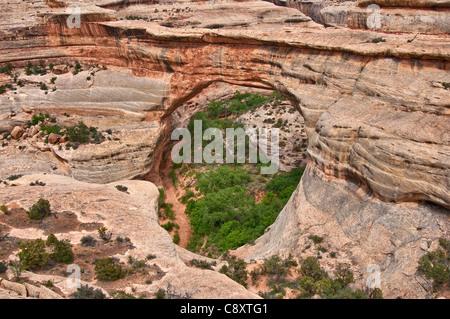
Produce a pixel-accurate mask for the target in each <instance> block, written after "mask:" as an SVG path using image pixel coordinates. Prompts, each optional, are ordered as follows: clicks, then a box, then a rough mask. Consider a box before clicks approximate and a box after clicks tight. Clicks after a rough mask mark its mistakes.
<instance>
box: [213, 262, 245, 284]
mask: <svg viewBox="0 0 450 319" xmlns="http://www.w3.org/2000/svg"><path fill="white" fill-rule="evenodd" d="M226 260H227V262H228V266H227V265H223V266H222V268H220V270H219V272H220V273H222V274H225V275H227V276H228V277H230V278H231V279H233V280H234V281H236V282H237V283H239V284H241V285H242V286H244V287H247V278H248V274H247V269H246V267H247V264H246V263H245V261H244V260H243V259H238V258H236V257H235V256H232V257H228V258H226Z"/></svg>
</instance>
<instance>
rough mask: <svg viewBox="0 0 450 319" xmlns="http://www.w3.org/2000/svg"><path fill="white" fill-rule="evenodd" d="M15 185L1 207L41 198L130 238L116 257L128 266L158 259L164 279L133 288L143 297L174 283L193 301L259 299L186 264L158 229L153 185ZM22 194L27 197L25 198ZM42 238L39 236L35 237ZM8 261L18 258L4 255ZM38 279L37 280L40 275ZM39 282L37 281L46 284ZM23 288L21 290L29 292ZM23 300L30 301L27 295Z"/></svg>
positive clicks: (60, 283) (50, 181)
mask: <svg viewBox="0 0 450 319" xmlns="http://www.w3.org/2000/svg"><path fill="white" fill-rule="evenodd" d="M35 180H39V181H42V182H44V183H45V187H42V188H41V189H37V188H36V187H34V188H33V187H30V186H29V184H30V182H32V181H35ZM14 182H15V184H16V185H17V186H15V187H11V186H6V185H3V184H2V185H1V186H0V190H1V191H0V202H1V203H3V204H5V205H9V206H11V205H15V206H16V207H23V208H26V209H28V208H29V207H31V205H33V204H34V203H36V202H37V200H38V199H39V198H45V199H46V200H48V201H49V202H50V205H51V209H52V211H55V212H62V211H71V212H73V213H75V214H76V216H77V218H78V220H79V221H81V222H83V223H96V222H101V223H102V224H104V225H105V227H107V229H108V230H109V231H111V232H112V233H113V234H114V236H122V237H129V238H130V240H131V243H132V244H133V247H134V248H133V247H132V248H130V249H129V250H127V251H126V252H125V254H122V255H121V254H118V255H115V257H117V258H119V259H121V260H123V261H124V262H126V260H127V257H128V256H129V255H130V256H133V257H134V258H138V259H144V258H145V257H146V256H147V255H148V254H152V255H155V256H156V258H155V259H152V261H151V262H152V264H156V265H158V266H159V267H160V268H161V269H162V270H163V271H164V273H165V274H164V276H163V277H162V278H161V279H160V280H154V281H153V283H152V284H148V285H135V286H136V287H135V288H136V289H137V291H138V292H139V293H142V292H147V293H148V294H149V295H151V294H153V293H154V292H156V291H157V290H158V289H159V288H162V289H166V288H167V286H168V285H169V284H170V285H171V287H172V288H173V289H174V290H175V291H176V292H178V293H182V292H183V293H186V294H188V295H189V296H191V297H192V298H224V299H228V298H259V297H258V296H257V295H255V294H253V293H251V292H249V291H247V290H246V289H245V288H244V287H242V286H241V285H239V284H237V283H236V282H234V281H233V280H231V279H230V278H228V277H227V276H225V275H223V274H220V273H218V272H214V271H210V270H200V269H194V268H190V267H187V266H186V265H185V264H184V262H183V260H182V259H181V258H180V256H179V253H178V251H177V249H176V246H175V244H174V243H173V242H172V238H171V237H170V235H169V234H168V233H167V232H166V231H165V230H164V229H163V228H161V227H160V226H159V222H158V214H157V210H158V197H159V192H158V189H157V188H156V186H155V185H153V184H152V183H150V182H145V181H129V180H127V181H117V182H116V183H112V184H105V185H99V184H92V183H85V182H79V181H76V180H74V179H72V178H69V177H65V176H57V175H44V174H36V175H28V176H24V177H22V178H20V179H18V180H16V181H14ZM118 183H120V184H121V185H123V186H125V187H127V193H125V192H120V191H118V190H117V189H116V187H115V185H117V184H118ZM24 193H26V194H27V196H25V197H24V196H23V194H24ZM10 232H12V233H14V235H15V236H22V235H24V234H26V233H28V234H33V228H32V227H30V228H28V229H25V230H17V229H13V230H10ZM39 233H41V235H40V236H37V234H39ZM95 233H96V231H95V230H94V231H92V232H91V233H89V232H86V231H85V230H83V231H71V232H69V233H56V234H55V235H56V236H57V237H58V238H64V239H68V240H70V241H71V242H72V244H74V245H76V244H79V242H80V238H81V237H83V236H86V235H87V234H90V235H92V236H95ZM36 236H37V237H41V238H42V239H44V240H45V239H46V238H47V236H45V235H44V234H43V233H42V232H41V231H40V232H37V231H36V232H35V234H33V235H32V236H31V238H30V239H34V238H37V237H36ZM5 258H6V259H8V258H11V259H14V258H15V257H14V256H5ZM27 276H28V275H27ZM30 276H31V277H33V275H30ZM37 276H38V277H37V278H39V275H37ZM37 278H34V279H35V280H36V281H38V282H40V281H42V280H38V279H37ZM4 282H5V281H4ZM5 283H6V282H5ZM54 284H55V285H56V286H57V287H58V288H59V289H61V291H63V293H64V294H65V295H70V293H72V292H74V291H76V289H75V288H73V287H72V288H70V287H68V286H67V285H66V280H64V278H59V280H55V281H54ZM90 284H92V283H90ZM16 285H18V284H16ZM20 286H21V287H20V288H21V289H25V287H23V286H22V285H20ZM43 293H44V292H43V291H41V293H40V296H39V298H45V296H44V295H43ZM23 295H24V296H26V293H25V294H23ZM47 296H49V295H48V294H47ZM50 298H51V296H50ZM53 298H54V297H53Z"/></svg>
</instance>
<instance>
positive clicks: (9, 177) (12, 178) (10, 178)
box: [6, 175, 22, 181]
mask: <svg viewBox="0 0 450 319" xmlns="http://www.w3.org/2000/svg"><path fill="white" fill-rule="evenodd" d="M21 177H22V175H10V176H8V177H7V178H6V179H7V180H8V181H14V180H16V179H19V178H21Z"/></svg>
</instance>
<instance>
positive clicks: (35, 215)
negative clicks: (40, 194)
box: [27, 198, 51, 220]
mask: <svg viewBox="0 0 450 319" xmlns="http://www.w3.org/2000/svg"><path fill="white" fill-rule="evenodd" d="M50 213H51V211H50V203H49V201H48V200H45V199H43V198H40V199H39V200H38V201H37V203H36V204H34V205H33V206H31V208H30V210H29V211H27V215H28V217H29V218H30V219H32V220H42V219H43V218H44V217H45V216H48V215H50Z"/></svg>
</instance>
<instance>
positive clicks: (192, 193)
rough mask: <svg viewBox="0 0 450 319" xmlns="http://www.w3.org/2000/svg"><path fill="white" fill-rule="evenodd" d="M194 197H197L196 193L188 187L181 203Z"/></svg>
mask: <svg viewBox="0 0 450 319" xmlns="http://www.w3.org/2000/svg"><path fill="white" fill-rule="evenodd" d="M192 197H195V193H194V192H193V191H191V190H190V189H188V190H187V191H186V193H185V194H184V195H183V196H181V203H183V204H186V203H187V202H188V200H190V199H191V198H192Z"/></svg>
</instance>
